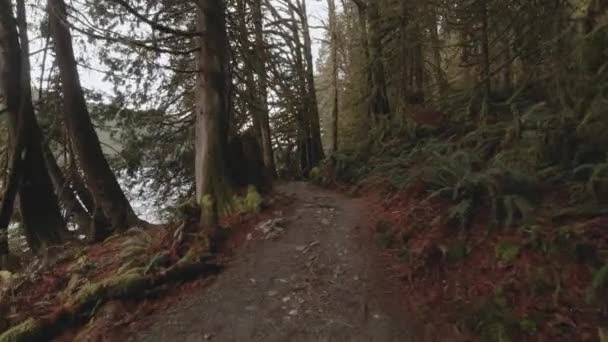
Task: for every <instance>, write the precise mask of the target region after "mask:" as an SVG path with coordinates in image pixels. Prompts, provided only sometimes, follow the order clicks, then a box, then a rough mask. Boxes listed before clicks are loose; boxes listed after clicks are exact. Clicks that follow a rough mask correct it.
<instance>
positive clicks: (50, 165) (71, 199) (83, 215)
mask: <svg viewBox="0 0 608 342" xmlns="http://www.w3.org/2000/svg"><path fill="white" fill-rule="evenodd" d="M43 153H44V160H45V163H46V167H47V169H48V171H49V176H50V178H51V182H52V183H53V187H54V188H55V194H56V195H57V197H58V198H59V201H60V202H61V204H62V205H63V209H64V211H65V216H64V217H65V219H66V221H67V220H69V218H70V217H73V219H74V222H75V223H76V225H78V227H79V229H80V230H81V231H84V232H86V231H88V229H89V228H90V227H91V213H88V212H87V211H86V209H85V208H84V206H83V205H82V204H81V203H80V201H78V198H77V197H76V194H75V192H74V189H72V187H70V184H69V182H68V180H67V179H66V178H65V177H64V176H63V172H62V171H61V168H60V167H59V165H57V160H56V159H55V156H54V155H53V152H51V149H50V148H49V147H48V146H46V145H45V146H44V151H43Z"/></svg>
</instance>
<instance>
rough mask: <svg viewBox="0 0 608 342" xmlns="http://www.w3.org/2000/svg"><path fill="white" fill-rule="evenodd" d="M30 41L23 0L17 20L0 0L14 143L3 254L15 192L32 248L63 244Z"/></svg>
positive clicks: (2, 66) (2, 75)
mask: <svg viewBox="0 0 608 342" xmlns="http://www.w3.org/2000/svg"><path fill="white" fill-rule="evenodd" d="M17 28H19V30H17ZM20 42H21V43H20ZM28 44H29V40H28V36H27V22H26V12H25V3H24V2H23V1H22V0H19V1H17V20H15V18H14V16H13V9H12V4H11V2H10V0H2V1H0V47H1V51H0V87H1V88H2V93H3V94H4V97H5V101H4V102H5V104H6V109H7V111H8V114H9V126H10V127H9V133H10V136H11V138H12V141H13V152H12V157H11V160H12V161H11V170H10V176H9V182H8V186H7V193H6V195H5V197H4V200H3V204H2V210H1V213H0V231H2V234H1V241H0V245H1V247H0V254H3V255H6V253H7V252H8V250H7V248H6V247H7V243H6V238H7V234H6V226H7V224H8V219H10V216H11V212H12V207H13V201H14V198H15V195H16V191H18V193H19V208H20V212H21V220H22V223H23V228H24V232H25V236H26V239H27V242H28V245H29V247H30V248H31V249H32V250H33V251H35V252H36V251H39V250H40V249H41V248H44V247H46V246H49V245H53V244H58V243H60V242H61V241H62V239H63V237H64V234H65V232H66V231H65V223H64V221H63V218H62V216H61V212H60V209H59V204H58V201H57V197H56V196H55V193H54V191H53V186H52V183H51V180H50V178H49V175H48V173H47V168H46V165H45V162H44V157H43V137H42V131H41V130H40V127H39V126H38V123H37V121H36V116H35V113H34V106H33V104H32V94H31V85H30V63H29V49H28ZM15 84H16V85H17V86H15Z"/></svg>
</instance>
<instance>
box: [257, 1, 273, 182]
mask: <svg viewBox="0 0 608 342" xmlns="http://www.w3.org/2000/svg"><path fill="white" fill-rule="evenodd" d="M253 25H254V30H255V49H256V58H255V67H256V74H257V75H258V92H259V93H258V98H259V103H258V104H257V107H258V120H259V125H260V134H261V139H262V144H261V146H262V154H263V159H264V166H265V167H266V172H267V174H269V175H270V176H271V177H272V178H275V177H276V175H277V170H276V166H275V164H274V152H273V149H272V141H271V131H270V119H269V116H268V72H267V70H266V62H267V51H266V44H265V42H264V26H263V15H262V1H261V0H254V3H253Z"/></svg>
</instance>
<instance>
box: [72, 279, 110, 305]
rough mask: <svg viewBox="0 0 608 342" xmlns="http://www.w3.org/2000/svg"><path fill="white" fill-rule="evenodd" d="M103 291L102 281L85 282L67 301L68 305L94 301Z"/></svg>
mask: <svg viewBox="0 0 608 342" xmlns="http://www.w3.org/2000/svg"><path fill="white" fill-rule="evenodd" d="M104 291H105V288H104V286H103V283H94V284H87V285H85V286H83V287H82V288H81V289H80V291H78V292H77V293H76V295H74V298H72V299H70V300H69V301H68V306H69V307H78V306H81V305H87V304H91V303H93V302H95V301H96V300H97V299H98V298H100V297H101V296H102V294H103V292H104Z"/></svg>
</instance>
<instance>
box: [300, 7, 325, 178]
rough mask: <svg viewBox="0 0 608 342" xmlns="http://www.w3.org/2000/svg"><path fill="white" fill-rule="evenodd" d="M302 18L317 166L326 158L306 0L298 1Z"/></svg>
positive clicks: (313, 147) (309, 105)
mask: <svg viewBox="0 0 608 342" xmlns="http://www.w3.org/2000/svg"><path fill="white" fill-rule="evenodd" d="M298 4H299V6H298V7H299V11H300V13H299V14H300V18H301V20H302V36H303V38H304V57H305V59H306V85H307V99H308V106H307V107H308V108H307V117H308V122H309V125H310V139H311V151H310V152H311V158H310V159H311V160H310V165H311V166H312V167H315V166H317V165H318V164H319V162H320V161H321V160H322V159H323V158H324V154H323V145H322V143H321V122H320V120H319V105H318V103H317V90H316V88H315V74H314V61H313V58H312V41H311V38H310V28H309V25H308V13H307V11H306V0H301V1H298Z"/></svg>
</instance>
